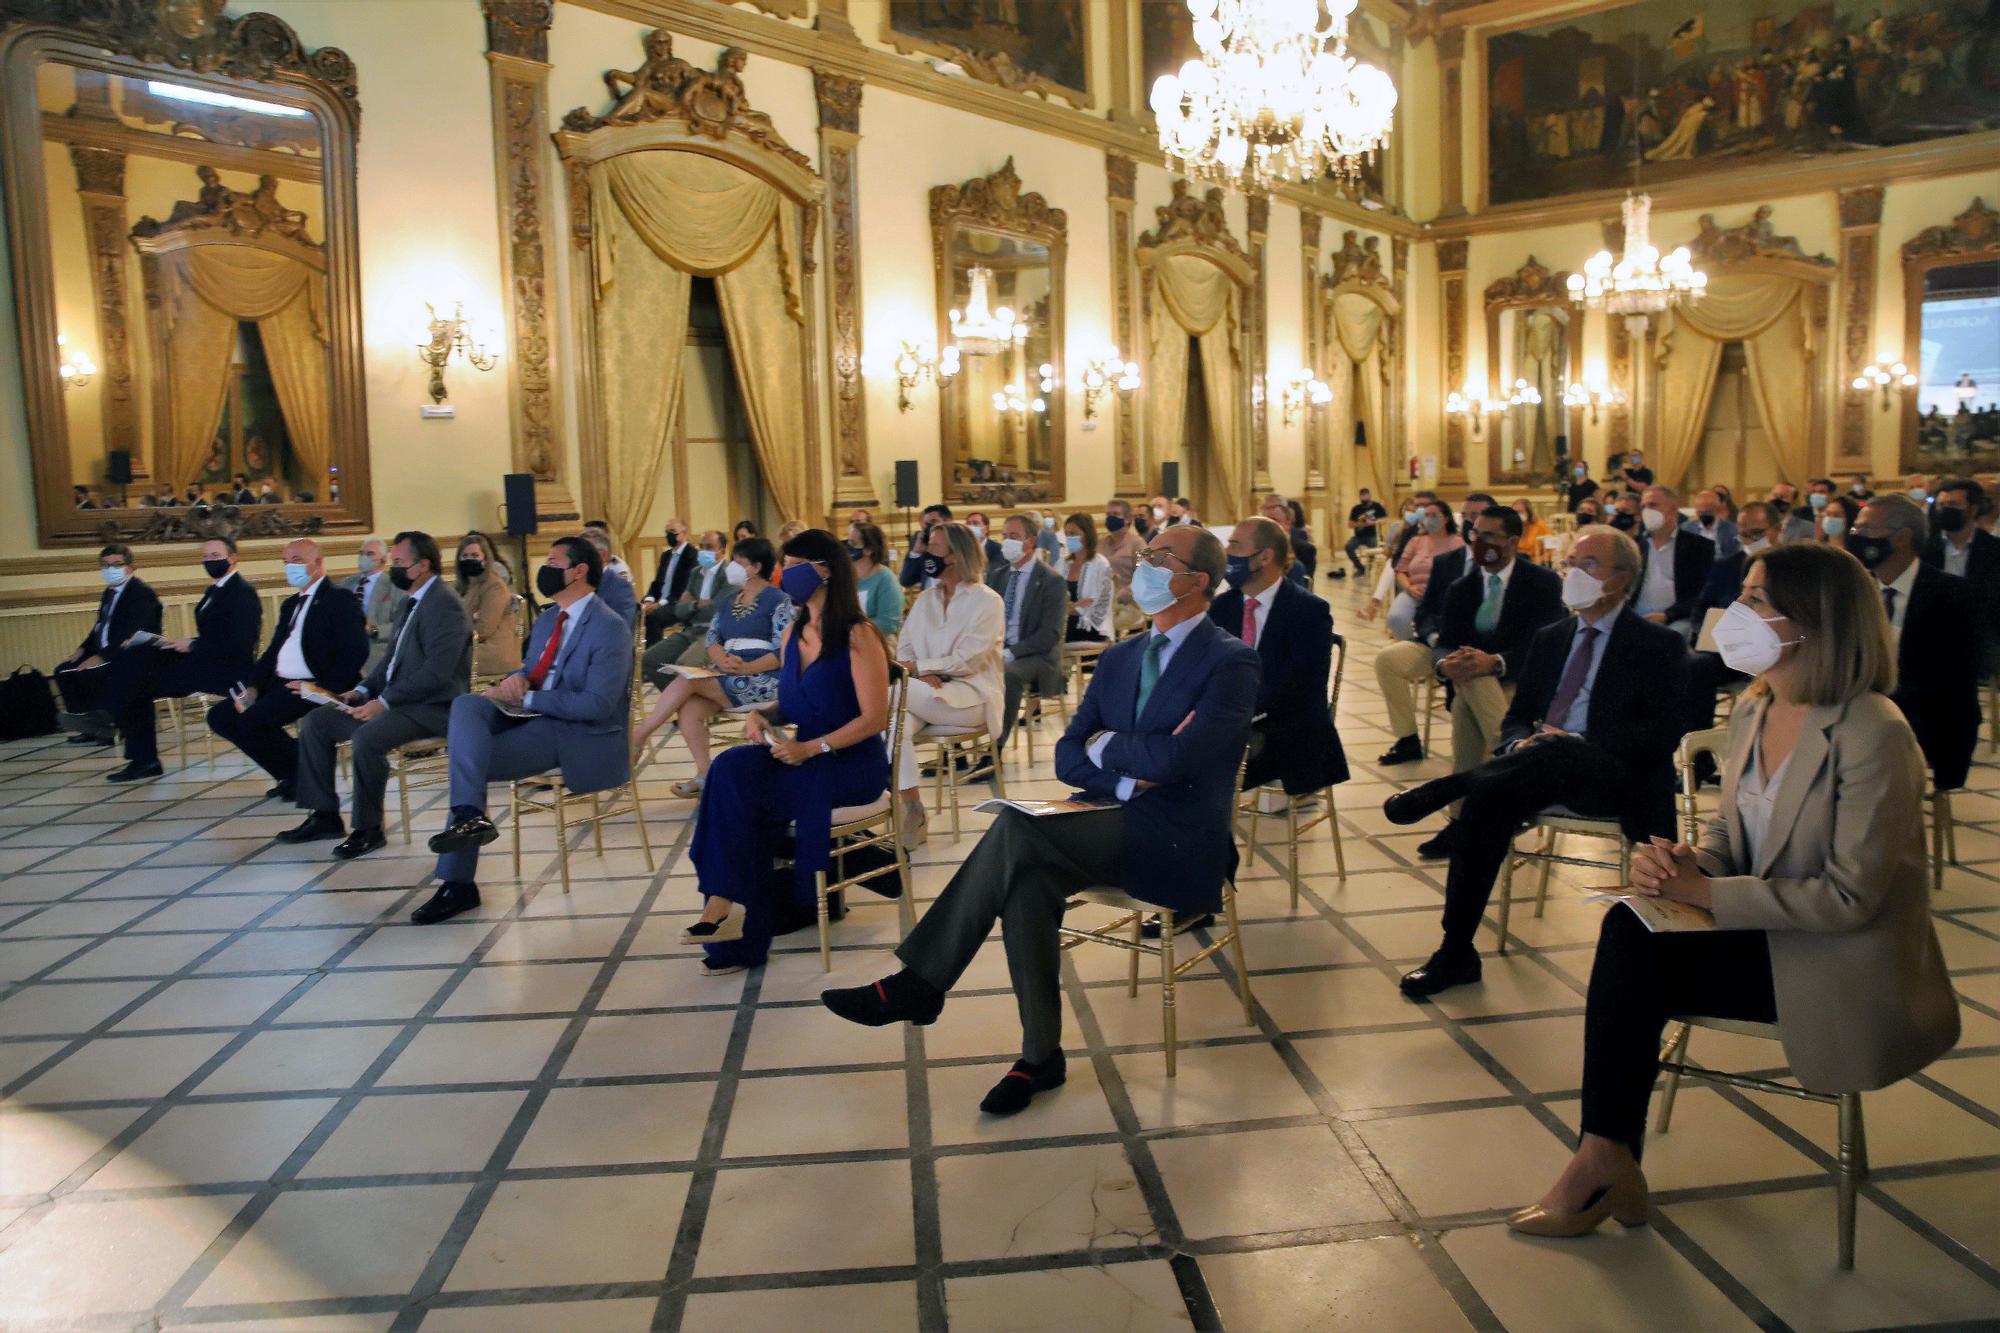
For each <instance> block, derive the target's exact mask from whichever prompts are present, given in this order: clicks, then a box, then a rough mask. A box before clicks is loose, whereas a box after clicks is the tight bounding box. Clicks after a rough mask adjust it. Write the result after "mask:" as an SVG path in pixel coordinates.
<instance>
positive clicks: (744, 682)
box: [708, 583, 793, 708]
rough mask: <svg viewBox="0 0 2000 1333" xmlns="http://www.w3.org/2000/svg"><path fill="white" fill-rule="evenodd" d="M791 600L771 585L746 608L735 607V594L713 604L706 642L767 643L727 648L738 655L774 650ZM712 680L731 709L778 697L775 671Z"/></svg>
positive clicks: (788, 620) (723, 645)
mask: <svg viewBox="0 0 2000 1333" xmlns="http://www.w3.org/2000/svg"><path fill="white" fill-rule="evenodd" d="M792 609H793V608H792V599H791V598H789V597H787V596H785V593H784V590H783V589H781V588H779V587H778V585H777V584H775V583H774V584H772V585H771V586H770V587H768V588H766V589H764V591H762V592H760V593H758V594H757V600H756V601H754V602H752V603H751V604H750V606H749V609H747V610H741V611H739V610H738V609H737V607H736V594H735V593H733V592H732V593H731V594H730V595H729V596H728V597H727V598H724V599H723V600H722V601H719V602H717V603H716V605H715V619H713V620H711V621H709V622H708V641H709V642H710V643H711V644H714V645H716V646H717V647H721V648H728V647H729V645H730V643H731V642H732V641H734V640H744V639H747V640H751V641H753V642H756V643H760V644H768V645H769V647H765V648H751V647H743V648H737V649H730V651H732V652H734V653H735V654H736V655H737V656H738V657H762V656H763V655H764V654H765V653H775V652H777V651H778V641H779V640H780V639H782V638H784V637H785V627H786V626H787V625H790V624H791V623H792ZM715 683H716V684H718V685H720V686H721V687H722V692H723V693H724V694H725V695H727V696H728V697H729V706H730V707H731V708H757V707H761V706H762V705H764V704H767V703H770V702H771V700H773V699H775V698H777V697H778V673H777V672H776V671H759V672H757V673H756V674H754V675H749V676H718V677H716V680H715Z"/></svg>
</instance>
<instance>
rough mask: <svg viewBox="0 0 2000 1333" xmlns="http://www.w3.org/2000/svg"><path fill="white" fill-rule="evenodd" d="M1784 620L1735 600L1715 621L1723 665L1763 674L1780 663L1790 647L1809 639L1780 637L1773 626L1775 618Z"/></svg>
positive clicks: (1752, 674) (1737, 669) (1746, 673)
mask: <svg viewBox="0 0 2000 1333" xmlns="http://www.w3.org/2000/svg"><path fill="white" fill-rule="evenodd" d="M1782 619H1783V617H1782V616H1773V617H1771V619H1769V620H1767V619H1766V618H1765V617H1763V616H1760V615H1758V614H1757V613H1756V612H1755V611H1753V610H1751V609H1750V607H1749V605H1748V604H1747V603H1744V602H1731V603H1730V604H1729V609H1728V610H1727V611H1724V612H1723V613H1722V619H1720V620H1718V621H1716V622H1715V647H1716V650H1717V651H1718V652H1720V653H1721V654H1722V664H1723V665H1724V666H1726V667H1728V668H1729V669H1730V670H1731V671H1741V672H1742V673H1743V674H1744V675H1746V676H1761V675H1763V674H1764V673H1765V672H1766V671H1769V670H1770V669H1771V668H1772V667H1774V666H1776V665H1778V660H1779V659H1780V658H1782V657H1783V656H1784V655H1785V649H1786V648H1787V647H1789V646H1790V645H1792V644H1795V643H1803V642H1805V641H1804V640H1803V639H1781V638H1779V637H1778V631H1776V630H1774V629H1772V628H1771V620H1782Z"/></svg>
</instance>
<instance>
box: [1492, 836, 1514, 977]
mask: <svg viewBox="0 0 2000 1333" xmlns="http://www.w3.org/2000/svg"><path fill="white" fill-rule="evenodd" d="M1513 914H1514V840H1513V839H1512V838H1509V839H1508V840H1507V855H1506V856H1505V857H1504V858H1502V860H1501V862H1500V947H1499V949H1498V950H1496V952H1498V953H1506V952H1507V921H1508V919H1509V918H1510V917H1512V916H1513Z"/></svg>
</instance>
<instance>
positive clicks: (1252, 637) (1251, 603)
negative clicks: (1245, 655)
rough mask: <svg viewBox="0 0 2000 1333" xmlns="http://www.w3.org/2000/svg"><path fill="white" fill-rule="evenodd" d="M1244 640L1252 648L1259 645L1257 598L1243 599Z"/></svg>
mask: <svg viewBox="0 0 2000 1333" xmlns="http://www.w3.org/2000/svg"><path fill="white" fill-rule="evenodd" d="M1243 642H1245V643H1247V644H1249V645H1250V646H1251V647H1252V648H1255V647H1256V646H1257V599H1256V598H1254V597H1245V598H1244V599H1243Z"/></svg>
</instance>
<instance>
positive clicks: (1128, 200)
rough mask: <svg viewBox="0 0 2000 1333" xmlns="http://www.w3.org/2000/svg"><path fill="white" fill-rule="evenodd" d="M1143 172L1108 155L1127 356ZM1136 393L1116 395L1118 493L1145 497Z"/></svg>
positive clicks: (1133, 328)
mask: <svg viewBox="0 0 2000 1333" xmlns="http://www.w3.org/2000/svg"><path fill="white" fill-rule="evenodd" d="M1138 174H1139V173H1138V166H1137V164H1136V163H1134V162H1133V161H1132V159H1131V158H1129V157H1125V156H1123V155H1121V154H1118V153H1106V154H1105V155H1104V190H1105V197H1106V200H1107V201H1108V202H1109V204H1110V206H1111V320H1112V328H1113V330H1114V336H1115V337H1116V338H1117V339H1118V351H1119V355H1121V356H1124V357H1127V358H1136V357H1137V356H1138V355H1139V324H1138V311H1137V310H1136V309H1135V308H1134V307H1135V306H1136V304H1137V303H1136V302H1135V301H1134V299H1133V294H1132V205H1133V200H1134V197H1135V195H1136V192H1137V180H1138ZM1093 355H1094V353H1093ZM1133 397H1134V395H1132V394H1129V393H1121V394H1114V395H1113V397H1112V401H1113V403H1114V404H1115V406H1114V407H1113V408H1112V421H1113V422H1114V423H1115V424H1116V429H1117V434H1118V439H1117V452H1118V481H1117V488H1118V493H1119V494H1120V495H1123V496H1126V497H1128V498H1131V499H1135V500H1137V499H1144V498H1145V497H1144V496H1143V495H1141V494H1140V492H1142V491H1143V490H1144V489H1145V486H1146V479H1145V476H1144V473H1143V471H1142V469H1141V465H1140V462H1139V429H1138V407H1137V405H1136V404H1135V403H1134V402H1133V401H1132V399H1133Z"/></svg>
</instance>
